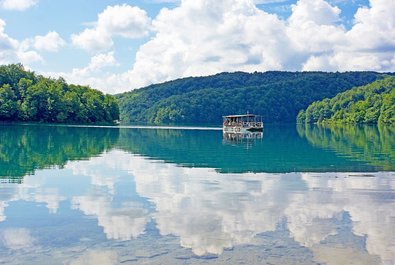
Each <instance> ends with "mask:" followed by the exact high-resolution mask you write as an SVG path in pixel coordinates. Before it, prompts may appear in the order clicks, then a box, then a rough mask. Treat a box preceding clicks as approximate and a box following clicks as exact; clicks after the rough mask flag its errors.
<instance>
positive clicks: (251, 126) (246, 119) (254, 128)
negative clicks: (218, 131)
mask: <svg viewBox="0 0 395 265" xmlns="http://www.w3.org/2000/svg"><path fill="white" fill-rule="evenodd" d="M222 130H223V132H224V133H248V132H261V131H263V122H262V117H261V116H259V115H255V114H249V113H247V114H243V115H228V116H223V123H222Z"/></svg>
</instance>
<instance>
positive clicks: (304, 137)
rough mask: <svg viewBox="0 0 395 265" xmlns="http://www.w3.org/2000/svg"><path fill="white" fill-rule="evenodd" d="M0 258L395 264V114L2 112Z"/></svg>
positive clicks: (95, 261)
mask: <svg viewBox="0 0 395 265" xmlns="http://www.w3.org/2000/svg"><path fill="white" fill-rule="evenodd" d="M0 263H1V264H333V265H339V264H369V265H372V264H395V128H394V127H369V126H363V127H356V126H343V127H334V128H333V127H331V128H323V127H317V126H310V127H302V126H296V125H283V126H274V125H268V126H266V127H265V129H264V132H263V134H257V135H250V136H248V137H247V138H238V137H236V138H235V137H232V136H228V137H224V136H223V134H222V131H220V130H185V129H183V130H180V129H153V128H149V129H147V128H99V127H97V128H89V127H66V126H63V127H62V126H39V125H4V124H3V125H0Z"/></svg>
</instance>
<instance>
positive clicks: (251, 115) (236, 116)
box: [222, 114, 258, 118]
mask: <svg viewBox="0 0 395 265" xmlns="http://www.w3.org/2000/svg"><path fill="white" fill-rule="evenodd" d="M222 117H224V118H246V117H248V118H252V117H258V115H255V114H241V115H228V116H222Z"/></svg>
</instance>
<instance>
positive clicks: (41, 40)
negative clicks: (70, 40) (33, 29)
mask: <svg viewBox="0 0 395 265" xmlns="http://www.w3.org/2000/svg"><path fill="white" fill-rule="evenodd" d="M65 44H66V43H65V41H64V40H63V39H62V38H61V37H60V36H59V34H58V33H57V32H55V31H50V32H48V34H47V35H45V36H36V37H34V44H33V46H34V48H35V49H37V50H42V51H49V52H57V51H58V50H59V49H60V48H61V47H63V46H64V45H65Z"/></svg>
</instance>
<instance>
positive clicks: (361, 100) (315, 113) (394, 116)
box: [297, 76, 395, 124]
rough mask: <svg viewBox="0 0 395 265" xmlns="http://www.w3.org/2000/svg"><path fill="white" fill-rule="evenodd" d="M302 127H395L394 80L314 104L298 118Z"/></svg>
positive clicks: (376, 82) (357, 88) (344, 93)
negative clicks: (312, 124) (306, 124)
mask: <svg viewBox="0 0 395 265" xmlns="http://www.w3.org/2000/svg"><path fill="white" fill-rule="evenodd" d="M297 122H299V123H303V122H306V123H367V124H372V123H378V122H380V123H395V77H392V76H387V77H386V78H384V79H382V80H378V81H375V82H373V83H371V84H368V85H365V86H361V87H356V88H353V89H350V90H348V91H346V92H343V93H340V94H338V95H336V96H335V97H333V98H331V99H324V100H322V101H316V102H313V103H312V104H311V105H310V106H309V107H307V109H306V110H301V111H300V112H299V114H298V116H297Z"/></svg>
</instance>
